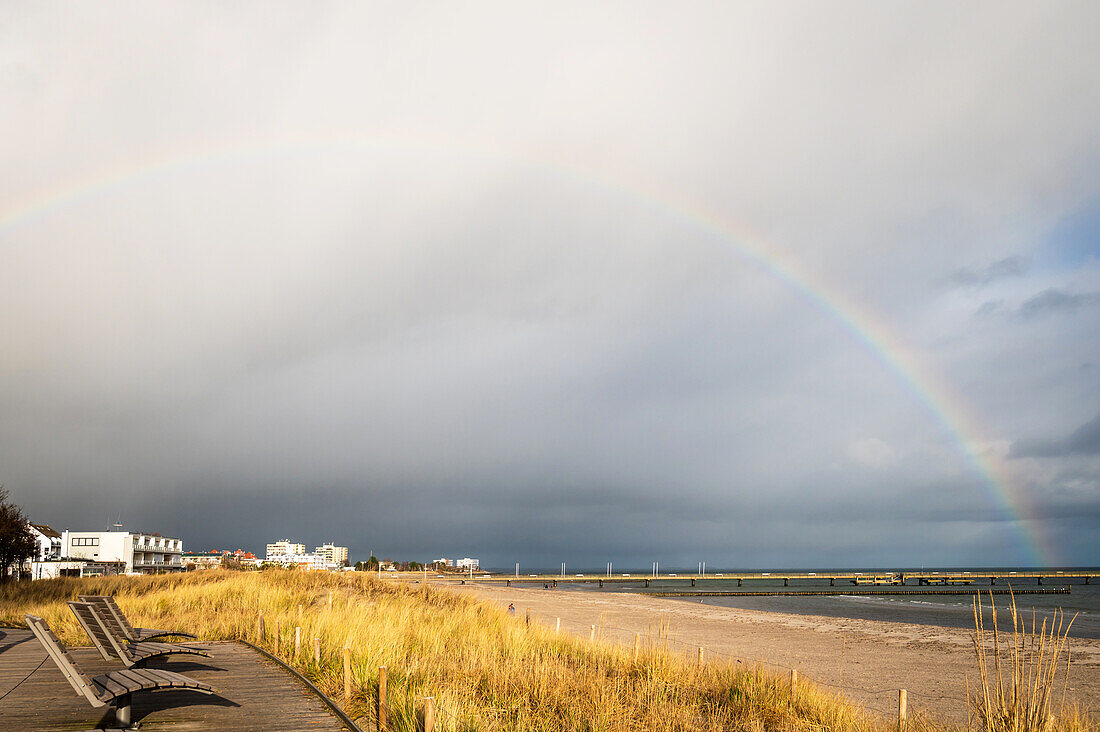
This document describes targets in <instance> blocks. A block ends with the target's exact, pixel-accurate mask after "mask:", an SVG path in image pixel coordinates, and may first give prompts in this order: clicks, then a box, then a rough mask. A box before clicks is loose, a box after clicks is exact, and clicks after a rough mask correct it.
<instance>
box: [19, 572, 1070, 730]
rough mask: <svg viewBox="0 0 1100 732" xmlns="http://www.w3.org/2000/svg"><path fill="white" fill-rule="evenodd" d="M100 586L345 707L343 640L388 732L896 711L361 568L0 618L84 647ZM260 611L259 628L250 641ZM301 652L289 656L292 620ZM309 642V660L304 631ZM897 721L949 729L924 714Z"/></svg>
mask: <svg viewBox="0 0 1100 732" xmlns="http://www.w3.org/2000/svg"><path fill="white" fill-rule="evenodd" d="M77 594H111V595H114V596H115V597H116V598H117V599H118V602H119V604H120V605H121V606H122V608H123V609H124V610H125V612H126V613H127V614H128V615H129V616H130V618H131V620H132V621H133V622H134V624H135V625H138V626H143V627H156V628H179V629H181V630H187V631H189V632H194V633H196V634H197V635H198V636H199V638H201V639H210V640H215V639H234V638H240V639H245V640H249V641H251V642H255V643H259V644H260V645H263V647H264V648H266V649H268V650H269V651H271V652H273V653H276V654H278V655H279V656H280V657H282V658H283V659H285V660H287V661H288V662H289V663H291V664H293V665H294V666H295V667H297V668H298V669H299V670H301V671H302V672H303V673H304V674H305V675H306V676H307V677H309V678H310V679H311V680H313V681H314V683H316V684H317V685H318V686H319V687H320V688H321V689H322V690H323V691H324V692H325V693H326V694H328V695H329V696H330V697H332V698H333V699H335V700H337V701H338V702H341V703H343V701H344V686H343V658H342V649H343V648H344V646H348V647H349V648H351V653H352V674H353V693H352V698H351V699H350V700H349V701H348V703H347V705H346V708H347V711H348V713H349V714H350V715H351V716H352V717H353V718H358V717H364V716H369V717H371V718H373V715H374V699H375V695H376V692H377V684H378V668H379V667H380V666H386V667H387V669H388V673H387V677H388V697H389V708H390V722H391V729H395V730H413V729H415V724H416V722H415V720H416V718H417V714H418V712H419V710H420V709H421V705H422V700H423V698H424V697H427V696H432V697H435V700H436V705H437V729H443V730H525V731H536V730H546V731H547V732H549V731H551V730H554V731H557V730H586V731H587V730H606V731H608V732H617V731H620V730H746V731H752V730H760V731H761V732H763V731H764V730H792V731H796V730H807V731H809V730H815V731H817V730H837V731H842V732H864V731H866V732H871V731H872V730H874V731H878V732H885V730H895V729H896V722H895V721H894V720H888V719H883V718H881V717H878V716H875V715H872V714H869V713H867V712H866V711H864V710H863V709H862V708H860V707H859V706H857V705H855V704H852V703H850V702H848V701H846V700H844V699H842V698H840V697H838V696H836V695H835V694H833V693H831V692H827V691H825V690H823V689H821V688H820V687H817V686H816V685H814V684H813V683H812V682H810V683H808V682H802V683H799V684H798V686H797V688H796V689H795V690H794V691H793V692H792V690H791V688H790V683H789V680H788V679H787V678H786V677H785V676H779V675H776V674H773V673H769V672H767V671H765V670H763V669H759V668H750V669H746V668H745V667H743V666H740V665H737V664H733V665H730V664H726V663H723V662H708V663H706V664H703V665H700V664H698V663H696V662H695V661H694V659H689V658H686V657H684V656H681V655H679V654H676V653H673V652H669V651H668V650H666V649H665V648H664V647H662V644H661V643H656V642H652V640H653V639H651V642H650V643H648V644H646V645H647V647H646V648H643V649H642V651H641V652H640V653H639V654H638V656H637V657H635V655H634V651H633V648H632V647H625V646H619V645H615V644H611V643H604V642H597V643H590V642H588V641H587V640H585V639H578V638H575V637H573V636H570V635H567V634H558V633H556V632H555V631H554V629H552V628H547V627H544V626H542V625H540V624H538V623H532V624H531V625H530V626H528V625H527V624H526V623H525V622H524V620H523V619H522V618H517V617H511V616H509V615H508V614H507V613H506V612H504V611H503V610H501V609H499V608H497V607H496V606H494V605H491V604H489V603H486V602H483V601H479V600H477V599H475V598H472V597H469V596H467V595H460V594H457V593H454V592H449V591H447V590H444V589H436V588H435V587H430V586H424V585H412V584H408V583H398V582H390V581H386V580H378V579H376V578H374V577H373V576H367V575H364V574H363V573H346V574H328V573H322V572H296V571H265V572H227V571H220V570H210V571H204V572H193V573H189V574H186V575H174V576H161V577H112V578H103V579H83V580H76V579H58V580H41V581H36V582H33V583H20V584H17V585H8V586H6V587H0V622H5V623H9V624H15V625H21V624H22V621H23V615H24V614H25V613H27V612H31V613H34V614H36V615H41V616H42V617H44V618H45V619H46V620H47V621H48V622H49V623H50V625H51V626H52V627H53V628H54V629H55V630H56V631H57V632H58V634H59V635H60V636H61V638H62V639H63V640H64V641H65V642H66V643H70V644H73V645H84V644H86V643H87V641H86V640H85V639H84V637H83V633H82V631H81V630H80V628H79V626H78V625H77V622H76V620H75V618H74V617H73V615H72V613H71V612H70V611H69V609H68V608H67V607H66V606H65V605H64V601H65V600H68V599H72V598H74V597H75V596H76V595H77ZM261 613H262V614H263V618H264V625H265V628H266V632H265V636H264V637H263V638H259V637H258V634H257V626H258V622H257V621H258V617H259V615H260V614H261ZM295 627H300V628H301V638H302V645H301V652H300V654H299V655H298V656H297V657H295V655H294V645H293V643H294V628H295ZM315 637H316V638H320V639H321V648H322V657H321V659H320V662H316V661H314V659H313V639H314V638H315ZM907 727H908V729H910V730H914V732H919V731H920V730H925V729H927V730H933V729H935V730H946V729H948V728H947V727H945V726H943V725H933V724H932V723H931V722H929V721H928V720H927V719H926V718H924V717H918V718H916V719H912V720H910V721H909V723H908V725H907ZM1067 729H1071V727H1067Z"/></svg>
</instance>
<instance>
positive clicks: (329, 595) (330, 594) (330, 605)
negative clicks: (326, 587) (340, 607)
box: [328, 592, 332, 608]
mask: <svg viewBox="0 0 1100 732" xmlns="http://www.w3.org/2000/svg"><path fill="white" fill-rule="evenodd" d="M328 606H329V607H330V608H331V607H332V593H331V592H330V593H328Z"/></svg>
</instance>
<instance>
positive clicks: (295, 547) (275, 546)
mask: <svg viewBox="0 0 1100 732" xmlns="http://www.w3.org/2000/svg"><path fill="white" fill-rule="evenodd" d="M305 553H306V545H305V544H295V543H294V542H292V541H289V540H287V539H283V540H282V541H276V542H274V543H272V544H268V545H267V560H268V561H269V562H274V561H279V560H280V559H285V558H286V557H290V556H299V557H300V556H303V555H305Z"/></svg>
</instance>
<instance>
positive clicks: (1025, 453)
mask: <svg viewBox="0 0 1100 732" xmlns="http://www.w3.org/2000/svg"><path fill="white" fill-rule="evenodd" d="M1010 455H1011V456H1012V457H1043V458H1051V457H1061V456H1067V455H1100V414H1097V415H1096V416H1095V417H1093V418H1092V419H1091V420H1089V421H1088V422H1086V423H1085V424H1083V425H1081V426H1080V427H1078V428H1077V429H1076V430H1074V431H1073V432H1072V433H1070V434H1069V435H1067V436H1066V437H1064V438H1061V439H1057V440H1034V439H1033V440H1019V441H1017V442H1015V443H1013V445H1012V451H1011V453H1010Z"/></svg>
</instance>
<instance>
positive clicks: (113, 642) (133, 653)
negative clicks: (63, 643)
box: [69, 601, 210, 668]
mask: <svg viewBox="0 0 1100 732" xmlns="http://www.w3.org/2000/svg"><path fill="white" fill-rule="evenodd" d="M69 609H70V610H72V611H73V615H75V616H76V619H77V621H78V622H79V623H80V627H82V628H84V632H85V633H87V634H88V638H90V639H91V641H92V645H93V646H95V649H96V650H97V651H99V654H100V655H101V656H103V660H104V661H111V660H114V659H115V658H116V657H117V658H118V660H120V661H122V663H123V664H124V665H125V666H126V668H132V667H133V666H141V665H144V664H145V662H146V661H148V660H149V659H151V658H161V657H164V656H171V655H176V654H191V655H195V656H206V657H207V658H209V657H210V654H209V653H207V652H206V649H205V648H198V647H195V646H185V645H179V644H175V643H157V642H154V641H138V642H137V643H128V642H127V641H126V637H125V635H124V634H123V632H122V626H120V625H119V624H118V622H117V621H116V620H115V619H114V617H113V616H112V615H111V614H110V613H108V612H107V610H106V609H105V608H102V607H100V606H97V605H95V604H94V603H91V602H75V601H71V602H69Z"/></svg>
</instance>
